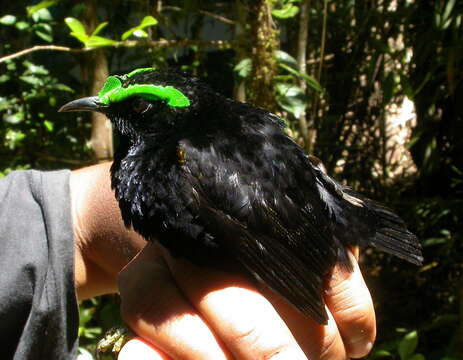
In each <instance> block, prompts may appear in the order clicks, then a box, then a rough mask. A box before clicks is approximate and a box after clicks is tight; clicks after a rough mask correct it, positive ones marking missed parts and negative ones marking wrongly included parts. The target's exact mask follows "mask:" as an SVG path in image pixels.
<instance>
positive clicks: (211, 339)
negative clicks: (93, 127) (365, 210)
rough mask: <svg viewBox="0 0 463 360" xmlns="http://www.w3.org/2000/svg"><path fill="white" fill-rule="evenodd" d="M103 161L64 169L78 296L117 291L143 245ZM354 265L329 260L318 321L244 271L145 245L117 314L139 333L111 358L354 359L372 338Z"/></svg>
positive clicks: (370, 316)
mask: <svg viewBox="0 0 463 360" xmlns="http://www.w3.org/2000/svg"><path fill="white" fill-rule="evenodd" d="M109 166H110V164H109V163H106V164H100V165H96V166H92V167H89V168H85V169H81V170H79V171H75V172H73V173H72V175H71V181H70V187H71V198H72V216H73V223H74V228H75V238H76V256H75V273H76V275H75V276H76V288H77V293H78V296H79V298H80V299H84V298H88V297H91V296H96V295H100V294H105V293H111V292H115V291H117V286H116V285H117V281H116V278H117V274H118V273H119V271H120V270H121V269H122V268H123V267H124V266H125V265H126V264H127V263H129V261H130V260H131V259H132V258H133V257H134V256H135V255H136V254H137V253H138V252H139V251H140V250H141V249H143V247H144V246H145V245H146V242H145V241H144V240H143V239H142V238H141V237H140V236H138V235H137V234H135V233H134V232H133V231H129V230H127V229H126V228H125V227H124V224H123V222H122V219H121V216H120V213H119V208H118V205H117V202H116V200H115V198H114V193H113V192H112V190H111V188H110V184H109ZM353 263H354V271H353V273H345V272H343V271H342V270H341V269H339V268H336V269H335V270H334V272H333V276H331V278H330V279H327V285H326V292H325V301H326V304H327V307H328V309H329V313H330V320H329V322H328V325H327V326H322V325H320V324H318V323H316V322H314V321H313V320H311V319H309V318H306V317H304V316H303V315H301V314H300V313H299V312H297V311H296V310H295V309H294V308H293V307H292V306H291V305H289V304H287V303H286V302H285V301H284V300H283V299H282V298H281V297H279V296H278V295H276V294H274V293H272V292H271V291H270V290H268V289H265V288H262V289H256V288H255V285H254V284H252V283H250V282H249V281H248V279H246V278H244V277H242V276H239V275H236V274H235V275H234V274H227V273H221V272H219V271H217V270H212V269H206V268H198V267H196V266H194V265H192V264H190V263H188V262H186V261H182V260H178V259H173V258H172V257H171V256H170V255H169V254H168V252H167V251H165V250H163V249H162V248H161V247H160V246H159V245H156V244H149V245H147V246H146V247H145V248H144V249H143V251H141V252H140V253H139V255H138V256H137V257H136V258H135V259H134V260H132V262H130V263H129V265H127V266H126V267H125V268H124V270H123V271H122V272H121V275H120V277H119V290H120V293H121V297H122V313H123V317H124V319H125V321H126V322H127V323H128V324H129V325H130V326H131V328H132V330H134V331H135V332H136V333H137V334H138V335H139V336H141V338H143V339H144V340H132V341H130V342H129V343H127V344H126V345H125V346H124V347H123V349H122V351H121V353H120V355H119V359H121V360H125V359H129V358H135V357H136V358H142V359H172V358H175V359H182V360H189V359H214V360H215V359H240V360H241V359H259V358H262V359H272V360H277V359H278V360H280V359H291V360H297V359H304V358H306V357H309V358H310V359H345V358H347V357H361V356H363V355H365V354H367V353H368V351H369V350H370V349H371V347H372V343H373V341H374V338H375V332H376V328H375V314H374V310H373V305H372V301H371V297H370V294H369V292H368V289H367V287H366V285H365V283H364V281H363V278H362V275H361V273H360V270H359V268H358V265H357V262H356V260H355V259H353ZM304 354H305V355H304Z"/></svg>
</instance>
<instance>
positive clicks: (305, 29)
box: [297, 0, 310, 145]
mask: <svg viewBox="0 0 463 360" xmlns="http://www.w3.org/2000/svg"><path fill="white" fill-rule="evenodd" d="M309 8H310V0H302V3H301V15H300V18H299V36H298V40H297V64H298V66H299V71H300V72H301V73H303V74H306V73H307V39H308V35H309ZM299 86H300V88H301V90H302V91H303V92H304V93H305V94H307V83H306V82H305V80H304V79H301V81H300V83H299ZM308 130H309V129H308V124H307V118H306V112H305V110H304V111H303V112H302V114H301V115H300V116H299V131H300V132H301V135H302V138H303V139H304V143H305V144H306V145H308V144H309V143H310V141H309V131H308Z"/></svg>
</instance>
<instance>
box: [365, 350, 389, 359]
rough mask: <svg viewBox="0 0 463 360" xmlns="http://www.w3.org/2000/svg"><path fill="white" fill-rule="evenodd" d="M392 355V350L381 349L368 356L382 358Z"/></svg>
mask: <svg viewBox="0 0 463 360" xmlns="http://www.w3.org/2000/svg"><path fill="white" fill-rule="evenodd" d="M391 356H392V354H391V352H390V351H387V350H384V349H380V350H376V351H374V352H373V353H372V354H371V355H370V356H368V358H369V359H380V358H383V357H391Z"/></svg>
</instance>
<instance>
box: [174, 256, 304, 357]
mask: <svg viewBox="0 0 463 360" xmlns="http://www.w3.org/2000/svg"><path fill="white" fill-rule="evenodd" d="M166 258H167V259H168V264H169V266H170V267H171V269H172V273H173V276H174V277H175V279H176V281H177V283H178V284H179V286H180V288H181V289H182V290H183V291H184V292H185V294H186V295H187V297H188V299H189V300H190V301H191V303H192V304H193V305H194V306H195V308H197V309H198V310H199V311H200V313H201V314H202V316H203V318H204V319H205V320H206V321H207V323H208V324H209V325H210V326H211V327H212V328H213V330H214V332H215V333H216V334H217V335H218V337H219V338H220V339H221V340H222V341H223V343H224V344H225V345H226V347H227V349H228V350H230V352H231V353H232V354H233V355H234V357H235V358H236V359H240V360H246V359H268V360H270V359H272V360H277V359H292V360H298V359H307V357H306V355H305V354H304V352H303V351H302V349H301V347H300V346H299V345H298V344H297V342H296V340H295V338H294V336H293V335H292V333H291V331H290V329H288V326H287V325H286V324H285V323H284V321H283V320H282V319H281V317H280V315H279V314H278V312H277V311H276V310H275V308H274V307H273V306H272V304H271V303H270V302H269V301H268V300H267V299H266V298H265V297H264V296H263V295H262V294H260V293H259V292H258V291H257V290H256V289H255V288H254V287H253V285H252V284H250V282H249V281H248V280H247V279H245V278H244V277H241V276H239V275H236V274H228V273H221V272H219V271H217V270H215V269H207V268H203V267H201V268H200V267H197V266H194V265H192V264H190V263H188V262H187V261H182V260H178V259H173V258H171V257H170V256H169V255H168V254H166ZM305 320H307V319H305ZM305 330H306V331H309V329H305ZM307 335H308V336H309V335H310V334H309V333H307Z"/></svg>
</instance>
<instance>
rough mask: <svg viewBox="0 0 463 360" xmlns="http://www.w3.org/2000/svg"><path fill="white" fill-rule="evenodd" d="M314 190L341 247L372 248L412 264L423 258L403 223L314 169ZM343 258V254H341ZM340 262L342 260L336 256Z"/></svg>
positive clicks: (385, 210) (416, 241)
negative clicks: (326, 211) (317, 193)
mask: <svg viewBox="0 0 463 360" xmlns="http://www.w3.org/2000/svg"><path fill="white" fill-rule="evenodd" d="M314 172H315V174H316V179H317V188H318V190H319V194H320V198H321V199H322V201H323V202H324V204H325V206H326V208H327V210H328V214H329V215H330V217H331V218H332V219H333V220H334V224H335V225H334V228H333V234H334V237H335V239H336V241H338V240H339V241H340V242H341V243H342V244H344V246H347V247H349V246H353V245H362V246H369V245H371V246H374V247H376V248H378V249H380V250H383V251H385V252H387V253H389V254H392V255H395V256H398V257H399V258H401V259H404V260H407V261H409V262H411V263H413V264H417V265H421V263H422V261H423V257H422V255H421V246H420V243H419V242H418V240H417V237H416V236H415V235H414V234H412V233H411V232H410V231H408V229H407V227H406V225H405V223H404V221H403V220H402V219H401V218H400V217H399V216H397V215H396V214H394V212H393V211H392V210H390V209H388V208H387V207H385V206H383V205H381V204H380V203H378V202H376V201H374V200H371V199H368V198H367V197H365V196H363V195H361V194H359V193H357V192H355V191H353V190H352V189H350V188H349V187H347V186H343V185H341V184H339V183H338V182H336V181H335V180H333V179H332V178H330V177H329V176H328V175H326V174H325V173H324V172H323V171H321V170H320V168H318V167H314ZM341 255H342V252H341ZM338 260H340V261H342V260H343V257H342V256H341V257H339V256H338Z"/></svg>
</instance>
